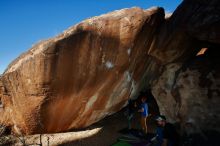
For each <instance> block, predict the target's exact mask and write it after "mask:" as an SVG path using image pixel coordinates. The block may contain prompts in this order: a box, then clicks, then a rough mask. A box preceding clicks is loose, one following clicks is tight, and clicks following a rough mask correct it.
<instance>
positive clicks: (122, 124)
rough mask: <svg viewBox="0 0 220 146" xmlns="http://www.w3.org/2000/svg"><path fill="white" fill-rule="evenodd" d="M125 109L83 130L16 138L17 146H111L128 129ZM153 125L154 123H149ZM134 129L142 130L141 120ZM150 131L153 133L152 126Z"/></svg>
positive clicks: (135, 124)
mask: <svg viewBox="0 0 220 146" xmlns="http://www.w3.org/2000/svg"><path fill="white" fill-rule="evenodd" d="M124 113H125V109H123V110H121V111H120V112H118V113H116V114H114V115H111V116H108V117H106V118H104V119H103V120H101V121H99V122H98V123H96V124H93V125H91V126H90V127H88V128H86V129H82V130H77V131H72V132H65V133H56V134H42V135H39V134H36V135H30V136H25V137H19V138H18V137H16V143H14V144H13V145H15V146H22V145H24V144H25V145H32V146H37V145H41V144H42V145H43V146H110V145H112V144H113V143H115V142H116V141H117V138H118V137H120V136H121V134H120V133H119V131H120V130H122V129H124V128H127V122H128V121H127V118H126V116H125V114H124ZM149 123H150V124H151V125H152V122H149ZM134 128H136V129H137V128H140V126H139V119H138V117H136V121H135V122H134ZM149 131H150V132H153V129H152V126H150V127H149Z"/></svg>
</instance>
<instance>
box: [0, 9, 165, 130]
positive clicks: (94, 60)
mask: <svg viewBox="0 0 220 146" xmlns="http://www.w3.org/2000/svg"><path fill="white" fill-rule="evenodd" d="M162 21H164V10H163V9H162V8H151V9H148V10H142V9H140V8H131V9H123V10H120V11H115V12H112V13H109V14H106V15H102V16H99V17H94V18H91V19H88V20H85V21H83V22H81V23H79V24H77V25H75V26H73V27H71V28H69V29H68V30H66V31H65V32H64V33H63V34H61V35H59V36H57V37H55V38H52V39H48V40H46V41H43V42H40V43H39V44H37V45H35V46H34V47H33V48H31V49H30V50H29V51H28V52H26V53H24V54H22V55H21V56H20V57H19V58H17V59H16V60H15V61H13V62H12V63H11V64H10V65H9V67H8V68H7V69H6V71H5V72H4V74H3V75H2V77H1V79H0V80H1V82H2V85H1V88H2V90H1V94H0V98H1V101H2V106H3V109H2V110H1V111H0V117H1V119H0V122H1V123H4V124H6V125H8V126H11V127H12V130H13V131H14V132H15V133H25V134H32V133H48V132H60V131H67V130H70V129H79V128H84V127H86V126H88V125H91V124H93V123H94V122H96V121H98V120H100V119H102V118H104V117H105V116H107V115H111V114H113V113H115V112H117V111H119V110H120V109H121V108H123V107H124V106H125V105H126V103H127V100H128V99H129V98H132V97H135V95H136V94H137V93H138V92H139V91H140V90H141V89H142V88H143V87H144V86H142V81H143V78H145V77H146V73H145V71H146V67H147V66H148V65H150V66H151V68H152V69H151V70H157V64H150V60H151V59H150V58H148V57H146V54H147V52H146V48H149V46H150V45H151V42H152V36H153V35H154V34H155V32H156V31H157V28H158V26H159V25H160V24H161V22H162ZM147 62H148V63H147Z"/></svg>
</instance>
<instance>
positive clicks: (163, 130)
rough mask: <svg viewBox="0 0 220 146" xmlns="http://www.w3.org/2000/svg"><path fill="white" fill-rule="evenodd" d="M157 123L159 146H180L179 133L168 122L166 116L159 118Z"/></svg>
mask: <svg viewBox="0 0 220 146" xmlns="http://www.w3.org/2000/svg"><path fill="white" fill-rule="evenodd" d="M156 121H157V125H158V127H157V130H156V134H157V146H178V139H179V136H178V133H177V131H176V129H175V127H174V125H173V124H171V123H168V122H167V121H166V117H165V116H162V115H160V116H158V117H157V118H156Z"/></svg>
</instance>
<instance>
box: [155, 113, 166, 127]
mask: <svg viewBox="0 0 220 146" xmlns="http://www.w3.org/2000/svg"><path fill="white" fill-rule="evenodd" d="M156 121H157V124H158V126H161V127H164V126H165V125H166V117H165V116H162V115H160V116H158V117H157V118H156Z"/></svg>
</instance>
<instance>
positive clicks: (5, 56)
mask: <svg viewBox="0 0 220 146" xmlns="http://www.w3.org/2000/svg"><path fill="white" fill-rule="evenodd" d="M181 1H182V0H0V74H1V73H3V71H4V70H5V69H6V67H7V66H8V64H9V63H10V62H11V61H13V60H14V59H15V58H16V57H18V56H19V55H20V54H21V53H23V52H25V51H27V50H28V49H29V48H31V46H32V45H33V44H35V43H37V42H39V41H40V40H43V39H47V38H50V37H53V36H55V35H57V34H59V33H61V32H62V31H63V30H65V29H67V28H68V27H70V26H72V25H74V24H76V23H78V22H80V21H82V20H84V19H87V18H89V17H92V16H98V15H100V14H104V13H107V12H110V11H113V10H118V9H123V8H130V7H133V6H138V7H141V8H143V9H147V8H149V7H151V6H161V7H164V8H165V10H166V11H168V12H172V11H174V10H175V8H176V7H177V6H178V5H179V4H180V3H181Z"/></svg>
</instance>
